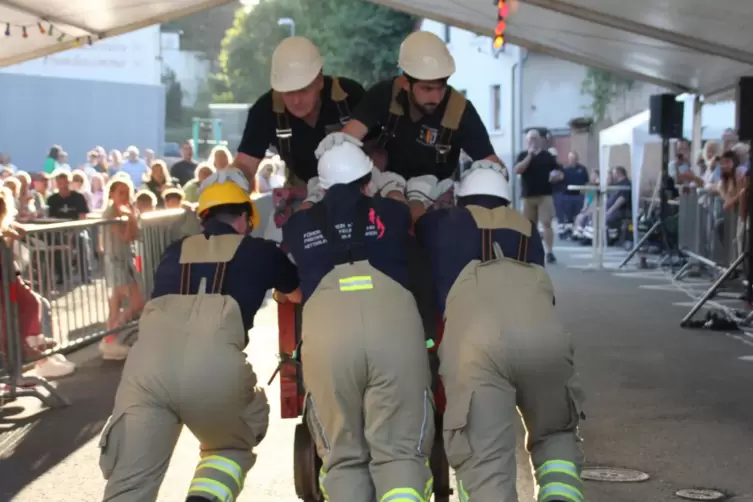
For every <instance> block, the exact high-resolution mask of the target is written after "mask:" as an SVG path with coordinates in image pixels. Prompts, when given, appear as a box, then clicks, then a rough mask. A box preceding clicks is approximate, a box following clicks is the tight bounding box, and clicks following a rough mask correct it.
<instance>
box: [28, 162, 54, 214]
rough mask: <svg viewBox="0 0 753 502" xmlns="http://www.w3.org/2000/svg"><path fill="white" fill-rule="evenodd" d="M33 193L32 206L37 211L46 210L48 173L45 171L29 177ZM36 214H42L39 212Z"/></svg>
mask: <svg viewBox="0 0 753 502" xmlns="http://www.w3.org/2000/svg"><path fill="white" fill-rule="evenodd" d="M31 183H32V188H33V194H34V206H36V208H37V211H41V210H45V211H46V210H47V196H48V192H49V189H50V175H49V174H47V173H43V172H42V173H34V174H33V175H32V177H31ZM38 216H40V217H41V216H43V214H39V215H38Z"/></svg>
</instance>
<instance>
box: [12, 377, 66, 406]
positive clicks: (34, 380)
mask: <svg viewBox="0 0 753 502" xmlns="http://www.w3.org/2000/svg"><path fill="white" fill-rule="evenodd" d="M30 383H31V384H34V385H35V386H34V387H28V388H26V387H27V385H28V384H30ZM39 387H42V388H43V389H44V390H46V391H47V393H46V394H45V393H44V392H40V391H39ZM16 389H17V390H16V396H17V397H35V398H37V399H39V400H40V401H42V403H44V404H45V405H46V406H47V407H48V408H50V409H56V408H65V407H66V406H70V404H71V402H70V401H69V400H68V398H66V397H65V396H64V395H62V394H61V393H60V392H58V391H57V389H55V387H53V386H52V385H51V384H50V382H48V381H47V380H45V379H44V378H38V377H24V378H22V379H20V381H19V382H18V384H17V385H16Z"/></svg>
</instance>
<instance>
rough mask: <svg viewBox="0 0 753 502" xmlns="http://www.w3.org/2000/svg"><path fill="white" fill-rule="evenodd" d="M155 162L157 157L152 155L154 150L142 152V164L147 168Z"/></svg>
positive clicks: (149, 149)
mask: <svg viewBox="0 0 753 502" xmlns="http://www.w3.org/2000/svg"><path fill="white" fill-rule="evenodd" d="M155 160H157V157H156V156H155V155H154V150H152V149H151V148H147V149H146V150H144V162H146V165H147V166H151V165H152V164H153V163H154V161H155Z"/></svg>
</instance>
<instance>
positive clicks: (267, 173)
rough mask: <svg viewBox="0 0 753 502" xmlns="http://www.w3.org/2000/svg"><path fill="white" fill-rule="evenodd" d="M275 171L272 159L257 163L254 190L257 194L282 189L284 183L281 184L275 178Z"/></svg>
mask: <svg viewBox="0 0 753 502" xmlns="http://www.w3.org/2000/svg"><path fill="white" fill-rule="evenodd" d="M275 169H276V165H275V163H274V161H273V160H272V159H264V160H262V161H261V162H260V163H259V170H258V172H257V174H256V189H257V191H258V192H259V193H267V192H271V191H272V190H274V189H275V188H282V186H283V185H284V181H283V182H282V183H281V182H280V181H281V180H279V178H278V177H276V176H275Z"/></svg>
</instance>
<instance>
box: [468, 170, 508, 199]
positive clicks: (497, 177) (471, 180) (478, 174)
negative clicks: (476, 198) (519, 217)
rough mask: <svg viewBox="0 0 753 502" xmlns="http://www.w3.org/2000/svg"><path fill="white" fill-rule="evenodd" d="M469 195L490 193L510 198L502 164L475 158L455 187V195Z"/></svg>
mask: <svg viewBox="0 0 753 502" xmlns="http://www.w3.org/2000/svg"><path fill="white" fill-rule="evenodd" d="M469 195H492V196H494V197H501V198H503V199H505V200H507V201H509V200H510V184H509V183H508V182H507V179H506V178H505V175H504V172H503V171H502V166H500V165H499V164H497V163H495V162H491V161H489V160H477V161H476V162H474V163H473V164H472V165H471V168H470V169H468V170H467V171H466V172H464V173H463V175H462V176H461V177H460V181H459V182H458V184H457V186H456V187H455V196H456V197H467V196H469Z"/></svg>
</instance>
